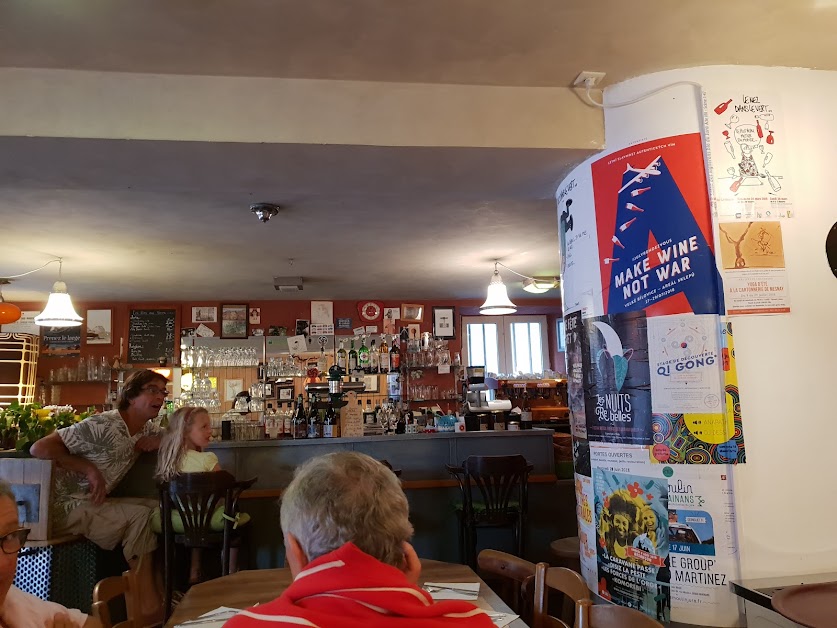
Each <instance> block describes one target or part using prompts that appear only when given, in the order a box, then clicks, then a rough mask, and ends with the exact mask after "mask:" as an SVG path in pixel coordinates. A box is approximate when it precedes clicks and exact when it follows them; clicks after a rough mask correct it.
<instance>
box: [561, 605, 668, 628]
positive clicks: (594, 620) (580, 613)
mask: <svg viewBox="0 0 837 628" xmlns="http://www.w3.org/2000/svg"><path fill="white" fill-rule="evenodd" d="M575 628H663V625H662V624H661V623H660V622H658V621H656V620H655V619H651V618H650V617H649V616H648V615H646V614H645V613H641V612H639V611H637V610H634V609H632V608H626V607H624V606H616V605H615V604H595V605H594V604H593V602H592V601H590V600H582V601H581V602H579V603H578V604H577V605H576V624H575Z"/></svg>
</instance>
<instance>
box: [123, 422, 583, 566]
mask: <svg viewBox="0 0 837 628" xmlns="http://www.w3.org/2000/svg"><path fill="white" fill-rule="evenodd" d="M552 434H553V432H552V430H546V429H537V428H535V429H531V430H521V431H511V432H509V431H498V432H493V431H492V432H465V433H456V432H442V433H436V434H397V435H391V436H362V437H354V438H352V437H349V438H335V439H325V438H321V439H310V440H309V439H300V440H260V441H220V442H214V443H212V444H211V445H210V446H209V448H208V450H209V451H212V452H214V453H215V454H216V455H217V456H218V461H219V463H220V465H221V468H223V469H226V470H228V471H231V472H232V473H234V474H235V476H236V477H237V478H239V479H248V478H252V477H258V480H257V481H256V483H255V484H254V485H253V487H252V488H251V489H250V490H248V491H246V492H245V493H244V495H243V496H242V497H243V498H242V500H241V502H240V504H241V506H240V508H241V510H243V511H245V512H248V513H249V514H250V516H251V517H252V521H251V523H250V524H249V526H250V528H251V529H250V538H249V544H250V550H249V552H248V554H249V558H250V560H249V567H250V568H259V569H265V568H276V567H282V566H283V564H284V558H285V557H284V546H283V541H282V532H281V530H280V528H279V506H278V504H279V500H278V498H279V497H281V494H282V491H283V490H284V489H285V488H286V487H287V486H288V484H289V483H290V481H291V478H292V477H293V472H294V469H295V468H296V467H297V466H298V465H300V464H302V463H303V462H305V461H306V460H308V459H309V458H312V457H314V456H320V455H323V454H327V453H330V452H334V451H347V450H348V451H360V452H362V453H365V454H368V455H370V456H372V457H373V458H376V459H378V460H387V461H388V462H389V463H390V464H391V465H392V467H393V468H395V469H400V470H401V472H402V473H401V478H400V479H401V482H402V486H403V487H404V492H405V493H406V495H407V499H408V501H409V503H410V520H411V522H412V523H413V526H414V528H415V536H414V538H413V544H414V545H415V547H416V551H417V552H418V553H419V556H421V557H422V558H430V559H435V560H443V561H448V562H456V561H457V560H458V558H459V546H458V527H457V519H456V514H455V511H454V505H455V504H458V503H459V502H460V501H461V492H460V490H459V485H458V484H457V482H456V480H455V479H453V478H451V477H450V475H449V474H448V472H447V470H446V469H445V465H446V464H451V465H460V464H462V462H463V461H464V460H465V459H466V458H467V457H468V456H471V455H508V454H517V453H519V454H522V455H523V456H524V457H525V458H526V459H527V460H528V461H529V462H530V463H532V464H533V465H534V470H533V471H532V475H531V476H530V478H529V516H528V526H527V528H528V534H527V551H526V554H527V556H528V557H529V558H530V559H534V560H548V559H549V556H550V554H549V543H550V542H551V541H554V540H555V539H557V538H561V537H563V536H575V535H576V534H577V528H576V522H575V490H574V483H573V480H572V479H563V480H558V479H557V478H556V476H555V461H554V454H553V446H552ZM155 462H156V456H153V455H146V456H143V457H142V458H141V459H140V461H139V462H138V463H137V464H136V465H134V468H133V469H132V470H131V472H130V473H129V475H128V477H126V479H125V481H123V484H122V485H120V487H119V489H120V490H119V493H121V494H131V495H136V494H143V493H144V494H149V490H148V489H149V488H150V486H149V482H148V478H150V477H152V476H153V465H154V464H155ZM143 489H144V490H143ZM513 545H514V544H513V541H512V535H511V532H510V531H509V530H505V529H497V530H495V529H485V530H480V532H479V535H478V545H477V549H478V550H479V549H482V548H484V547H493V548H496V549H500V550H504V551H512V549H513ZM244 566H245V565H242V567H244Z"/></svg>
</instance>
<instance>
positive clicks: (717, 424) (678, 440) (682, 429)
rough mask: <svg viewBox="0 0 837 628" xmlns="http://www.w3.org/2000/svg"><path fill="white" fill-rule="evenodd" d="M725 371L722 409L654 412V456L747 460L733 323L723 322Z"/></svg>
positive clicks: (681, 460)
mask: <svg viewBox="0 0 837 628" xmlns="http://www.w3.org/2000/svg"><path fill="white" fill-rule="evenodd" d="M719 355H720V363H721V367H722V371H723V386H724V391H723V399H724V402H723V405H722V407H721V411H720V412H713V413H708V412H702V413H686V414H672V413H656V412H655V413H654V415H653V418H652V421H653V426H652V429H653V432H654V446H653V447H652V448H651V455H652V459H653V460H655V461H658V462H662V463H667V464H693V465H700V464H743V463H744V462H746V461H747V456H746V450H745V448H744V430H743V428H742V421H741V400H740V397H739V393H738V372H737V370H736V360H735V345H734V340H733V335H732V323H731V322H729V321H726V322H724V323H722V325H721V347H720V351H719Z"/></svg>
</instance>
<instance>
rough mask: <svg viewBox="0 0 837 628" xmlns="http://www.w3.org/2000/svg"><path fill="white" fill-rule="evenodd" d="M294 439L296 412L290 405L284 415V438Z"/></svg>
mask: <svg viewBox="0 0 837 628" xmlns="http://www.w3.org/2000/svg"><path fill="white" fill-rule="evenodd" d="M293 437H294V411H293V407H292V405H291V404H290V403H288V405H287V407H286V408H285V411H284V413H283V414H282V438H293Z"/></svg>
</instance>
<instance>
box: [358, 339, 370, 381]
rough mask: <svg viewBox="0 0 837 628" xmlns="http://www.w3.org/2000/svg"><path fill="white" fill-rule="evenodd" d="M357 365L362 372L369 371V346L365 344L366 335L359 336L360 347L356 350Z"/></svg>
mask: <svg viewBox="0 0 837 628" xmlns="http://www.w3.org/2000/svg"><path fill="white" fill-rule="evenodd" d="M357 367H358V369H360V370H361V371H363V372H364V373H368V372H369V347H367V346H366V336H361V337H360V349H358V350H357Z"/></svg>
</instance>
